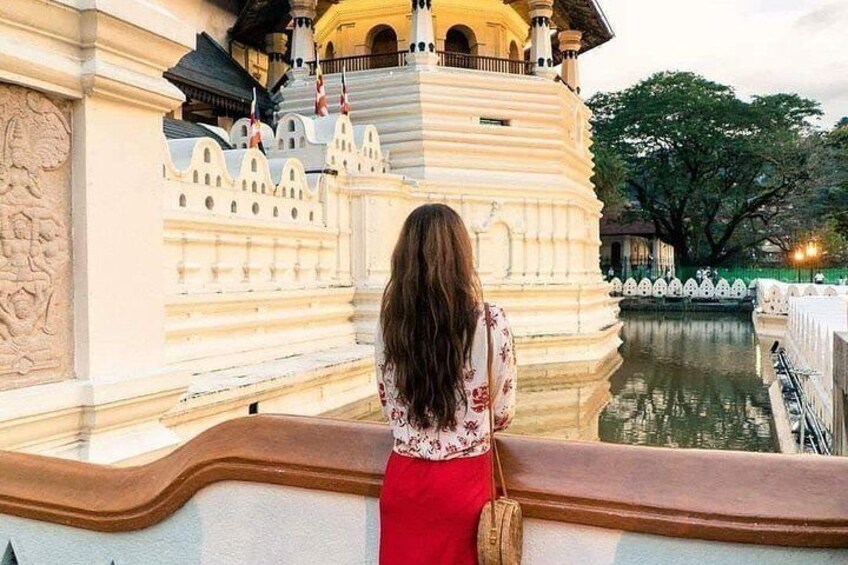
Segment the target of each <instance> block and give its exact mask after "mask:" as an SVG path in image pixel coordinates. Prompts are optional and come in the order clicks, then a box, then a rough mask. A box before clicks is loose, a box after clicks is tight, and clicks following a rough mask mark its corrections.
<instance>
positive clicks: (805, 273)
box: [677, 266, 848, 284]
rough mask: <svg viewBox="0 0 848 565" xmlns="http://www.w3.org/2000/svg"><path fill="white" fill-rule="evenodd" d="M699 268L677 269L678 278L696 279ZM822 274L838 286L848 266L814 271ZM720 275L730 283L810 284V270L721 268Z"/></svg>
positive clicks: (828, 282)
mask: <svg viewBox="0 0 848 565" xmlns="http://www.w3.org/2000/svg"><path fill="white" fill-rule="evenodd" d="M697 271H698V267H677V278H679V279H680V280H686V279H690V278H695V273H696V272H697ZM818 272H821V273H822V274H823V275H824V277H825V283H827V284H836V282H837V281H838V280H839V279H840V278H842V277H848V266H844V267H829V268H822V269H813V274H814V275H815V274H816V273H818ZM718 275H719V277H721V278H723V279H727V280H728V281H731V282H732V281H734V280H736V279H742V280H743V281H745V282H746V283H750V282H751V281H752V280H754V279H774V280H776V281H780V282H785V283H797V282H799V281H800V282H802V283H808V282H810V269H809V268H802V269H800V270H798V269H793V268H791V267H719V268H718Z"/></svg>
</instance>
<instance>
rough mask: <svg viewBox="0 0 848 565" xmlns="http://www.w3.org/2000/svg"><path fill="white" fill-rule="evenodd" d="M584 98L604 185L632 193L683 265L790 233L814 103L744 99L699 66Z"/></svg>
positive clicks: (806, 177) (805, 178)
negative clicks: (787, 221) (786, 221)
mask: <svg viewBox="0 0 848 565" xmlns="http://www.w3.org/2000/svg"><path fill="white" fill-rule="evenodd" d="M588 104H589V106H590V108H591V109H592V110H593V111H594V113H595V122H594V127H595V141H596V148H595V150H596V154H598V155H600V156H601V158H600V159H598V160H597V162H596V181H598V180H600V181H601V182H600V183H598V184H599V185H600V186H601V187H602V189H603V191H602V192H603V193H605V194H616V192H617V188H616V186H618V187H619V189H623V190H624V191H625V192H626V193H628V194H630V195H632V197H633V198H635V199H636V200H637V201H638V204H639V208H640V209H641V213H642V214H644V216H645V217H646V218H647V219H648V220H650V221H652V222H653V223H654V225H655V227H656V229H657V233H658V234H659V235H660V237H662V238H663V239H664V240H665V241H667V242H669V243H670V244H672V245H673V246H674V248H675V253H676V256H677V258H678V260H679V261H680V262H681V263H683V264H686V265H692V264H709V265H721V264H724V263H727V262H729V261H732V260H734V259H737V258H740V257H742V256H744V254H745V253H746V252H747V251H749V250H751V249H753V248H756V247H758V246H759V245H760V244H762V243H763V242H765V241H768V240H771V239H772V238H774V237H777V236H779V235H782V234H784V233H785V226H784V225H783V224H782V221H781V219H782V218H783V217H784V216H783V214H785V213H786V212H787V211H788V209H789V207H791V205H792V204H791V201H792V198H791V197H797V196H799V195H801V194H803V193H805V191H807V190H809V189H810V180H811V169H810V162H811V159H812V155H813V152H812V151H813V149H812V148H813V146H814V141H813V137H814V136H813V133H814V132H813V130H812V128H811V126H810V120H809V119H810V118H812V117H814V116H818V115H821V110H820V109H819V106H818V104H817V103H816V102H814V101H811V100H807V99H804V98H801V97H799V96H797V95H795V94H774V95H768V96H754V97H752V98H751V100H750V101H746V100H743V99H741V98H739V97H738V96H737V95H736V93H735V92H734V90H733V89H732V88H731V87H729V86H725V85H722V84H718V83H715V82H712V81H709V80H707V79H705V78H703V77H701V76H698V75H696V74H693V73H687V72H664V73H658V74H655V75H653V76H651V77H649V78H648V79H646V80H643V81H641V82H639V83H637V84H636V85H634V86H632V87H630V88H628V89H626V90H623V91H620V92H614V93H602V94H597V95H595V96H594V97H592V98H591V99H590V100H589V101H588ZM622 165H623V172H622V171H619V170H618V169H616V167H621V166H622ZM619 178H620V179H623V182H620V183H619V184H618V185H616V184H615V182H616V179H619ZM610 182H612V186H609V184H610ZM620 191H621V190H618V192H619V193H620ZM601 197H602V198H603V197H604V196H603V194H602V196H601Z"/></svg>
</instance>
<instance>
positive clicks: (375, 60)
mask: <svg viewBox="0 0 848 565" xmlns="http://www.w3.org/2000/svg"><path fill="white" fill-rule="evenodd" d="M406 53H407V52H406V51H398V52H396V53H380V54H371V55H355V56H352V57H338V58H335V59H324V60H322V61H321V71H322V72H323V73H324V74H325V75H332V74H338V73H340V72H342V68H344V69H345V70H347V72H356V71H367V70H370V69H383V68H394V67H402V66H404V65H405V64H406ZM437 54H438V57H439V64H440V65H442V66H443V67H453V68H458V69H474V70H478V71H487V72H491V73H502V74H511V75H530V74H533V63H531V62H530V61H524V60H517V59H501V58H498V57H486V56H483V55H466V54H465V53H451V52H448V51H438V52H437ZM308 65H309V72H310V74H312V75H314V74H315V62H314V61H312V62H310V63H308Z"/></svg>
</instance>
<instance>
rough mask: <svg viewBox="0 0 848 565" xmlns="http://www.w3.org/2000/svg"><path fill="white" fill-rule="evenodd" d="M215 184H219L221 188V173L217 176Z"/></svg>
mask: <svg viewBox="0 0 848 565" xmlns="http://www.w3.org/2000/svg"><path fill="white" fill-rule="evenodd" d="M215 186H217V187H218V188H221V175H218V176H217V177H215Z"/></svg>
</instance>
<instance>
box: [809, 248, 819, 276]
mask: <svg viewBox="0 0 848 565" xmlns="http://www.w3.org/2000/svg"><path fill="white" fill-rule="evenodd" d="M806 254H807V258H808V259H809V260H810V282H813V268H814V267H815V261H816V259H817V258H818V256H819V246H818V245H816V242H815V241H810V242H809V243H807V249H806Z"/></svg>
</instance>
